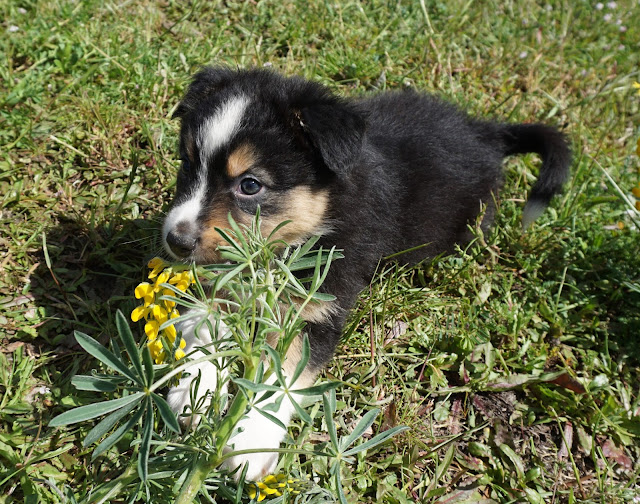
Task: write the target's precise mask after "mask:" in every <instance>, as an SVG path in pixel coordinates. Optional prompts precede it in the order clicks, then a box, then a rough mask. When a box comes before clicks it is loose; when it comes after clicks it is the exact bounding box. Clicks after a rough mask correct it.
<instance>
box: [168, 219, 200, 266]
mask: <svg viewBox="0 0 640 504" xmlns="http://www.w3.org/2000/svg"><path fill="white" fill-rule="evenodd" d="M178 227H179V226H178ZM166 240H167V245H168V246H169V248H170V249H171V252H173V253H174V254H175V255H176V257H177V258H179V259H182V258H185V257H188V256H189V255H190V254H191V252H193V251H194V249H195V248H196V244H197V243H198V240H197V239H196V238H195V236H194V235H192V234H190V233H180V231H179V230H177V229H175V230H173V231H170V232H169V234H168V235H167V238H166Z"/></svg>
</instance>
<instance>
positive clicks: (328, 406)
mask: <svg viewBox="0 0 640 504" xmlns="http://www.w3.org/2000/svg"><path fill="white" fill-rule="evenodd" d="M322 404H323V405H324V420H325V422H326V423H327V430H328V431H329V437H330V438H331V444H332V445H333V447H334V448H335V449H336V450H337V451H340V445H339V444H338V433H337V432H336V424H335V423H334V421H333V415H334V414H335V412H336V391H335V390H333V389H332V390H331V391H330V392H329V393H328V394H324V395H323V396H322Z"/></svg>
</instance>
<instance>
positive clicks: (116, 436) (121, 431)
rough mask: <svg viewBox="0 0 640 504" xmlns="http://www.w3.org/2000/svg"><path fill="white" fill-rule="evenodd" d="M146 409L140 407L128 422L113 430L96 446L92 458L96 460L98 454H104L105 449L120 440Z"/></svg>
mask: <svg viewBox="0 0 640 504" xmlns="http://www.w3.org/2000/svg"><path fill="white" fill-rule="evenodd" d="M144 411H145V408H144V407H143V408H140V409H139V410H138V411H136V414H135V415H133V416H132V417H131V419H129V421H128V422H127V423H126V424H124V425H121V426H120V427H118V428H117V429H116V430H115V431H113V434H111V435H110V436H109V437H108V438H107V439H105V440H104V441H102V443H100V444H99V445H98V446H96V449H95V450H93V453H92V454H91V460H95V459H96V458H97V457H98V456H100V455H102V454H103V453H104V452H105V451H107V450H108V449H109V448H111V447H112V446H113V445H114V444H116V443H117V442H118V441H120V438H122V436H124V435H125V434H126V433H127V432H129V431H130V430H131V429H133V428H134V427H135V425H136V424H137V423H138V422H139V421H140V418H142V414H143V413H144Z"/></svg>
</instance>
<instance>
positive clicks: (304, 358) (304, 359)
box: [291, 334, 311, 386]
mask: <svg viewBox="0 0 640 504" xmlns="http://www.w3.org/2000/svg"><path fill="white" fill-rule="evenodd" d="M301 354H302V355H301V356H300V362H298V365H297V366H296V369H295V370H294V372H293V376H292V377H291V385H292V386H293V385H294V384H295V383H296V381H297V380H298V378H300V375H301V374H302V372H303V371H304V368H305V367H307V364H308V363H309V357H310V355H311V352H310V350H309V336H307V335H306V334H303V335H302V352H301Z"/></svg>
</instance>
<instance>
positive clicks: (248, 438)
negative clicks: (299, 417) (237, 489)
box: [224, 398, 293, 481]
mask: <svg viewBox="0 0 640 504" xmlns="http://www.w3.org/2000/svg"><path fill="white" fill-rule="evenodd" d="M274 399H275V398H274ZM271 400H272V399H270V400H269V401H271ZM263 406H264V405H263ZM271 414H274V413H273V412H271ZM292 414H293V405H292V404H291V401H289V400H288V399H287V398H285V399H284V400H283V401H282V403H281V404H280V408H279V409H278V411H277V412H276V413H275V414H274V415H275V416H276V417H277V418H278V419H279V420H280V421H281V422H282V423H283V424H284V425H288V424H289V421H290V420H291V416H292ZM238 428H239V430H240V432H238V433H237V434H236V435H235V436H233V437H232V438H231V439H230V440H229V450H230V451H232V452H237V451H240V450H274V449H277V448H279V447H280V443H281V442H282V440H283V439H284V437H285V435H286V433H287V432H286V430H284V429H283V428H282V427H280V426H279V425H277V424H276V423H275V422H272V421H271V420H269V419H268V418H266V417H264V416H262V415H261V414H260V412H258V411H257V410H256V409H252V410H250V411H249V413H248V414H247V416H246V417H245V418H243V419H242V420H241V421H240V422H239V423H238ZM245 464H246V465H247V466H248V467H247V475H246V477H245V479H246V480H247V481H258V480H259V479H261V478H263V477H264V476H266V475H267V474H270V473H272V472H274V470H275V468H276V466H277V464H278V453H277V452H273V451H271V452H270V451H264V452H261V451H258V452H256V453H244V454H238V455H234V456H232V457H230V458H228V459H227V460H226V461H225V464H224V465H225V467H226V468H227V469H228V470H229V471H233V470H235V469H238V471H237V472H236V473H235V474H234V477H235V478H236V479H237V478H238V477H239V476H240V474H241V473H242V467H243V466H244V465H245Z"/></svg>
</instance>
